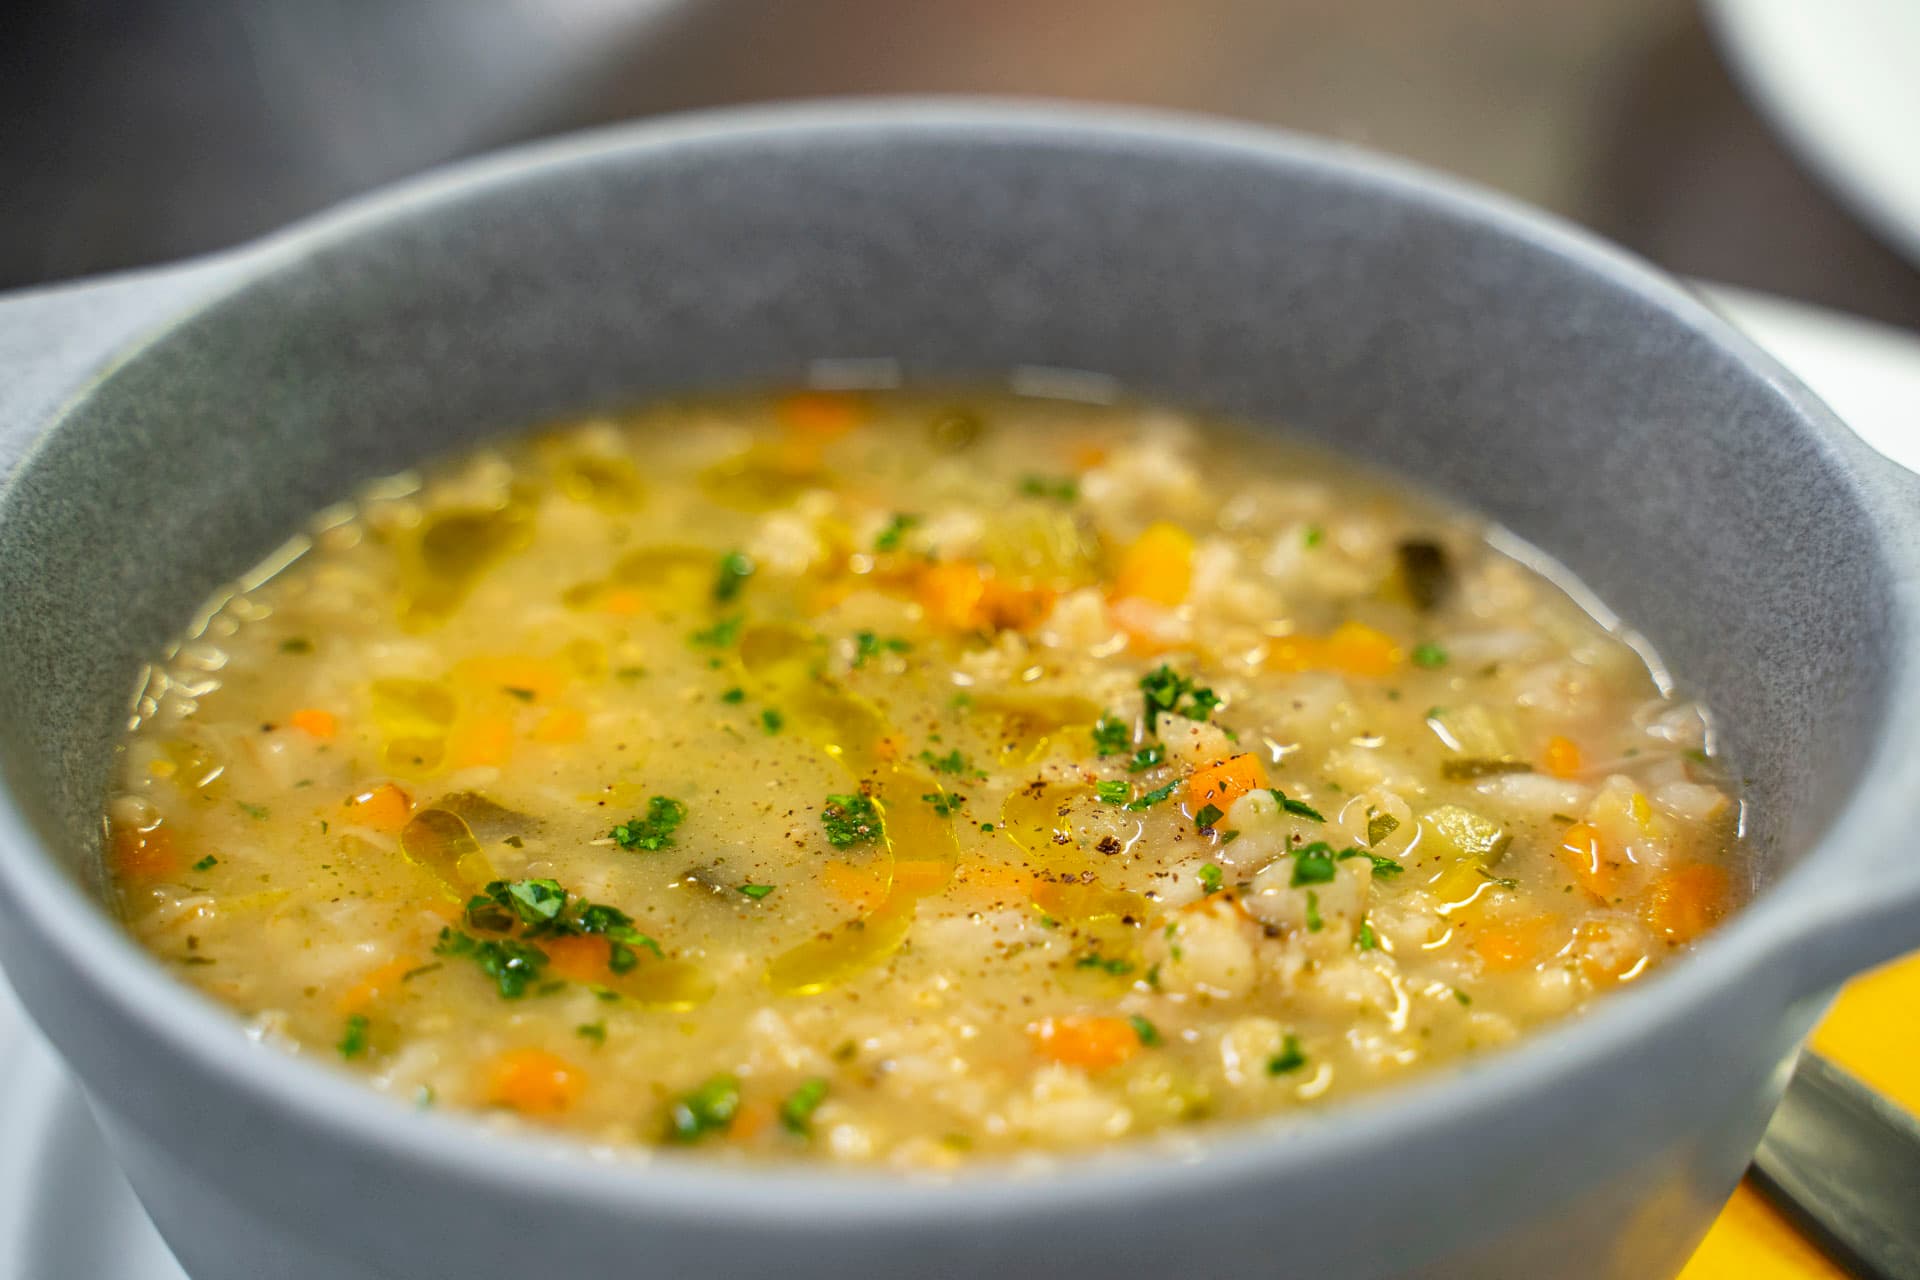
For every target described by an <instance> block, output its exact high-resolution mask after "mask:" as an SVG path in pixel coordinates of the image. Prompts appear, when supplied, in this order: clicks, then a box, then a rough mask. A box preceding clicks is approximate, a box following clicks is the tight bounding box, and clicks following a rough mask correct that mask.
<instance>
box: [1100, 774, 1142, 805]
mask: <svg viewBox="0 0 1920 1280" xmlns="http://www.w3.org/2000/svg"><path fill="white" fill-rule="evenodd" d="M1093 794H1094V795H1096V796H1098V797H1099V798H1100V802H1101V803H1102V804H1125V803H1126V802H1127V801H1128V800H1130V799H1132V798H1133V784H1132V783H1129V782H1125V781H1122V780H1120V779H1118V778H1116V779H1114V780H1112V781H1110V782H1096V783H1094V784H1093Z"/></svg>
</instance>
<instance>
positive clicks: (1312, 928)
mask: <svg viewBox="0 0 1920 1280" xmlns="http://www.w3.org/2000/svg"><path fill="white" fill-rule="evenodd" d="M1297 869H1298V868H1296V870H1297ZM1324 928H1326V921H1324V920H1322V919H1321V918H1320V895H1319V894H1317V893H1315V892H1314V891H1313V890H1311V889H1309V890H1307V932H1308V933H1318V932H1320V930H1322V929H1324Z"/></svg>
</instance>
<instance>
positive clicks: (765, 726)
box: [760, 707, 787, 737]
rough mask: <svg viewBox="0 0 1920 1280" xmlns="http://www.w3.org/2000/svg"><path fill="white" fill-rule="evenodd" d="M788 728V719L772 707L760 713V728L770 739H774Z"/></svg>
mask: <svg viewBox="0 0 1920 1280" xmlns="http://www.w3.org/2000/svg"><path fill="white" fill-rule="evenodd" d="M786 727H787V718H786V717H785V716H783V715H781V714H780V713H779V712H778V711H776V710H774V709H773V708H772V707H768V708H767V709H766V710H764V711H762V712H761V713H760V728H761V730H762V731H763V732H764V733H765V734H766V735H767V736H768V737H772V736H773V735H774V734H776V733H778V732H780V731H781V730H782V729H784V728H786Z"/></svg>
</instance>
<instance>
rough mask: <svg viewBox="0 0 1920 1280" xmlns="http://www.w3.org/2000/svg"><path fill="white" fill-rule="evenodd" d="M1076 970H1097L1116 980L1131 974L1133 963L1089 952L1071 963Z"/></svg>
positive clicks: (1096, 952) (1116, 957)
mask: <svg viewBox="0 0 1920 1280" xmlns="http://www.w3.org/2000/svg"><path fill="white" fill-rule="evenodd" d="M1073 967H1074V968H1076V969H1098V970H1100V971H1101V972H1102V973H1110V974H1112V975H1114V976H1115V977H1116V978H1117V977H1121V976H1122V975H1125V974H1129V973H1132V972H1133V961H1131V960H1122V959H1121V958H1120V957H1118V956H1103V955H1101V954H1100V953H1099V952H1098V951H1089V952H1088V953H1087V954H1086V955H1083V956H1081V957H1080V958H1079V959H1078V960H1075V961H1074V962H1073Z"/></svg>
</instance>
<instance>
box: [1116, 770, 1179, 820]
mask: <svg viewBox="0 0 1920 1280" xmlns="http://www.w3.org/2000/svg"><path fill="white" fill-rule="evenodd" d="M1183 781H1184V779H1181V778H1175V779H1174V780H1173V781H1172V782H1169V783H1168V784H1167V785H1166V786H1164V787H1155V788H1154V789H1153V790H1152V791H1149V792H1147V793H1146V794H1144V795H1141V796H1139V797H1136V798H1135V799H1134V800H1132V801H1131V802H1129V803H1128V805H1127V808H1129V809H1132V810H1134V811H1135V812H1138V811H1140V810H1141V809H1151V808H1153V806H1155V805H1157V804H1159V803H1160V802H1161V801H1162V800H1165V799H1166V798H1167V797H1168V796H1170V795H1172V794H1173V793H1174V791H1175V790H1177V789H1178V788H1179V787H1180V785H1181V783H1182V782H1183Z"/></svg>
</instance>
